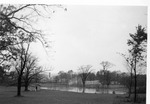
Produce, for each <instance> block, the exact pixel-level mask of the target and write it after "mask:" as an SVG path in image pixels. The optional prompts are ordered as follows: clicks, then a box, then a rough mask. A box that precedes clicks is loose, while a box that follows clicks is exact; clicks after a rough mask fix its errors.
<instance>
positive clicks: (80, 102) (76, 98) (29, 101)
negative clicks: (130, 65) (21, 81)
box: [0, 87, 116, 104]
mask: <svg viewBox="0 0 150 104" xmlns="http://www.w3.org/2000/svg"><path fill="white" fill-rule="evenodd" d="M15 95H16V88H15V87H0V104H113V100H114V98H115V97H116V95H113V94H83V93H75V92H62V91H50V90H40V91H37V92H35V91H29V92H24V91H22V95H23V97H15Z"/></svg>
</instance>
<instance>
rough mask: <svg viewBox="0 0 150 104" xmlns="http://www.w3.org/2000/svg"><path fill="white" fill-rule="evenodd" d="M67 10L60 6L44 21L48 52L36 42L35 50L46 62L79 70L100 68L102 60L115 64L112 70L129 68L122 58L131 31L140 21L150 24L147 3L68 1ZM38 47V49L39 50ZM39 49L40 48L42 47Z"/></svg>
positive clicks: (56, 67)
mask: <svg viewBox="0 0 150 104" xmlns="http://www.w3.org/2000/svg"><path fill="white" fill-rule="evenodd" d="M65 7H67V11H63V10H61V9H58V10H57V11H56V13H54V14H53V15H52V17H51V19H50V20H48V21H46V20H45V21H44V23H41V27H43V28H44V29H45V30H46V32H47V33H48V34H49V35H48V36H47V38H49V40H51V41H52V43H51V45H52V48H51V49H50V51H49V52H48V56H47V55H46V54H45V52H44V51H43V49H42V48H41V47H40V46H39V44H38V47H37V46H35V45H33V47H32V50H33V51H34V52H36V54H37V55H38V56H39V57H40V60H41V61H40V62H41V63H42V64H43V65H45V66H47V67H48V66H53V67H54V69H53V70H54V71H53V72H55V73H57V72H58V71H60V70H64V71H68V70H74V71H76V70H77V69H78V67H79V66H81V65H88V64H90V65H92V66H93V69H95V71H98V70H100V69H101V66H100V63H101V62H102V61H109V62H111V63H113V64H114V65H115V66H114V67H113V68H111V69H110V70H112V71H113V70H120V71H126V69H125V68H126V67H125V66H124V60H123V58H122V57H121V56H120V55H118V54H117V52H120V53H127V50H128V48H129V47H128V46H127V39H129V38H130V37H129V33H135V32H136V28H135V27H136V26H138V24H140V25H142V26H143V27H146V26H147V7H144V6H98V5H66V6H65ZM37 50H38V52H37ZM39 50H40V51H39Z"/></svg>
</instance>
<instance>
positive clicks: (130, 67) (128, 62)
mask: <svg viewBox="0 0 150 104" xmlns="http://www.w3.org/2000/svg"><path fill="white" fill-rule="evenodd" d="M119 54H120V55H121V56H122V57H123V58H124V59H125V61H126V65H127V70H128V71H129V73H130V79H129V81H126V82H129V83H127V87H128V89H129V96H128V97H129V98H130V96H131V93H132V84H133V68H134V63H133V62H134V60H133V57H132V55H131V54H130V55H129V56H127V55H125V54H121V53H119Z"/></svg>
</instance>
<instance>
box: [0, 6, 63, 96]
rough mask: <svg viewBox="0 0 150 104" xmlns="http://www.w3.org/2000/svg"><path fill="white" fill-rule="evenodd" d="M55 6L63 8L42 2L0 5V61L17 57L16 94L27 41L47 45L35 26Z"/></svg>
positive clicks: (23, 64) (50, 12)
mask: <svg viewBox="0 0 150 104" xmlns="http://www.w3.org/2000/svg"><path fill="white" fill-rule="evenodd" d="M55 7H60V8H63V7H62V6H61V5H43V4H20V5H10V4H8V5H0V44H1V45H0V54H1V60H0V61H1V63H2V62H3V61H5V60H6V61H7V60H10V59H14V60H16V59H17V60H18V62H20V65H18V66H19V67H16V70H17V72H18V86H17V87H18V90H17V96H21V79H22V75H23V70H24V69H25V65H26V62H27V61H26V57H27V56H26V55H27V53H28V49H29V43H31V42H36V41H37V40H39V41H40V42H41V43H42V45H43V46H44V47H48V43H47V41H46V40H45V38H44V34H43V32H42V31H41V29H38V28H37V27H38V25H39V24H37V23H38V22H37V21H38V20H40V19H41V18H43V17H46V18H49V17H50V16H51V14H52V13H54V11H55ZM65 10H66V9H65ZM25 44H26V45H25ZM18 46H19V47H20V48H18ZM16 47H17V48H16ZM19 49H20V50H19ZM18 53H19V56H17V54H18ZM14 56H15V57H14ZM18 58H20V59H18Z"/></svg>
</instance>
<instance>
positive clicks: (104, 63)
mask: <svg viewBox="0 0 150 104" xmlns="http://www.w3.org/2000/svg"><path fill="white" fill-rule="evenodd" d="M100 65H102V67H103V69H102V70H103V75H104V83H103V84H104V85H107V88H108V86H109V84H110V78H111V77H110V73H109V71H108V69H109V68H111V67H113V66H114V65H113V64H112V63H110V62H108V61H102V62H101V63H100Z"/></svg>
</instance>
